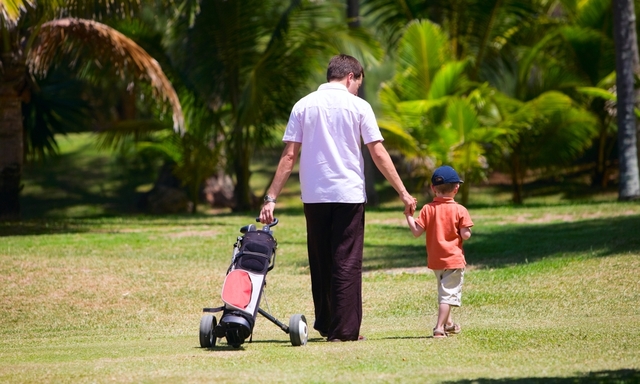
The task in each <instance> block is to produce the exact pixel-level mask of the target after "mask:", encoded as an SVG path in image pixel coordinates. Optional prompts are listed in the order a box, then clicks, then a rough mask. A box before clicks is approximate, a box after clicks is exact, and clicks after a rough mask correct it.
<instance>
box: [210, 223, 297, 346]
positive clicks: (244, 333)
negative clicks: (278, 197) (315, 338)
mask: <svg viewBox="0 0 640 384" xmlns="http://www.w3.org/2000/svg"><path fill="white" fill-rule="evenodd" d="M256 221H259V219H256ZM277 224H278V219H275V218H274V221H273V222H272V223H271V224H267V225H265V226H263V227H262V229H257V228H256V226H255V225H254V224H249V225H246V226H244V227H242V228H241V229H240V232H241V233H242V236H238V238H237V239H236V243H235V244H234V246H233V255H232V257H231V265H230V266H229V269H228V270H227V275H226V277H225V279H224V283H223V285H222V295H221V296H222V301H223V302H224V305H223V306H221V307H217V308H204V309H203V312H205V314H204V315H203V316H202V318H201V319H200V346H201V347H202V348H211V347H215V345H216V339H221V338H223V337H224V338H226V339H227V344H229V345H231V346H232V347H234V348H239V347H240V345H241V344H243V343H244V341H245V340H246V338H247V337H250V336H251V337H253V326H254V324H255V321H256V317H257V315H258V313H259V314H261V315H262V316H264V317H266V318H267V319H268V320H269V321H271V322H272V323H274V324H275V325H277V326H278V327H280V329H282V330H283V331H284V332H285V333H288V334H289V338H290V340H291V344H292V345H293V346H300V345H305V344H306V343H307V338H308V330H307V320H306V318H305V317H304V315H301V314H296V315H293V316H291V318H290V319H289V326H286V325H285V324H283V323H281V322H280V321H278V319H276V318H275V317H273V316H271V315H270V314H269V313H267V312H265V311H264V310H263V309H262V308H260V299H261V298H262V293H263V290H264V287H265V286H266V284H267V283H266V279H265V278H266V275H267V272H269V271H271V270H272V269H273V267H274V266H275V259H276V248H277V241H276V239H275V238H274V237H273V232H272V231H271V227H273V226H275V225H277ZM216 312H222V316H221V317H220V322H219V323H218V322H217V319H216V316H215V315H212V314H213V313H216ZM249 341H251V339H250V340H249Z"/></svg>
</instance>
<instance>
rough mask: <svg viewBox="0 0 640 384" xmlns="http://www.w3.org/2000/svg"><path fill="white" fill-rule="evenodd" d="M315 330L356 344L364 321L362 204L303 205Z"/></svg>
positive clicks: (330, 337)
mask: <svg viewBox="0 0 640 384" xmlns="http://www.w3.org/2000/svg"><path fill="white" fill-rule="evenodd" d="M304 215H305V218H306V220H307V250H308V253H309V270H310V272H311V291H312V294H313V303H314V308H315V317H316V319H315V323H314V328H315V329H316V330H318V331H319V332H320V333H323V334H326V335H328V337H327V338H328V339H329V340H331V339H340V340H357V339H358V336H359V334H360V325H361V323H362V250H363V247H364V204H346V203H317V204H304Z"/></svg>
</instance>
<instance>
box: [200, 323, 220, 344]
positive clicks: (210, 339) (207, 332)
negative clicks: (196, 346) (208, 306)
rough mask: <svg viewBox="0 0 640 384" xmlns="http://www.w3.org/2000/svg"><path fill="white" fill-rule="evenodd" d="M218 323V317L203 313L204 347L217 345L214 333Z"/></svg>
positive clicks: (202, 332) (201, 329)
mask: <svg viewBox="0 0 640 384" xmlns="http://www.w3.org/2000/svg"><path fill="white" fill-rule="evenodd" d="M217 323H218V322H217V320H216V317H215V316H211V315H203V316H202V318H201V319H200V346H201V347H202V348H211V347H215V346H216V335H215V334H214V333H213V329H214V328H215V327H216V324H217Z"/></svg>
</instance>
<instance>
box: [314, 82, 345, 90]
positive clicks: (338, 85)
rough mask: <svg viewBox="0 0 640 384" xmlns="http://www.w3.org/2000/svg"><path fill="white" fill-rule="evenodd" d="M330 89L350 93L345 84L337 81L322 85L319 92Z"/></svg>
mask: <svg viewBox="0 0 640 384" xmlns="http://www.w3.org/2000/svg"><path fill="white" fill-rule="evenodd" d="M328 89H336V90H340V91H347V92H348V91H349V90H348V89H347V87H346V86H345V85H344V84H342V83H338V82H336V81H334V82H331V83H324V84H320V86H319V87H318V91H325V90H328Z"/></svg>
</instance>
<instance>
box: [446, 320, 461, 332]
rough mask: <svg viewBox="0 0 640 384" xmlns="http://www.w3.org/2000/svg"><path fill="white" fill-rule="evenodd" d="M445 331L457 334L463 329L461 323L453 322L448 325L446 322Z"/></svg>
mask: <svg viewBox="0 0 640 384" xmlns="http://www.w3.org/2000/svg"><path fill="white" fill-rule="evenodd" d="M444 331H445V332H446V333H452V334H454V335H455V334H458V333H460V331H461V329H460V324H456V323H453V324H451V325H446V324H445V326H444Z"/></svg>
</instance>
